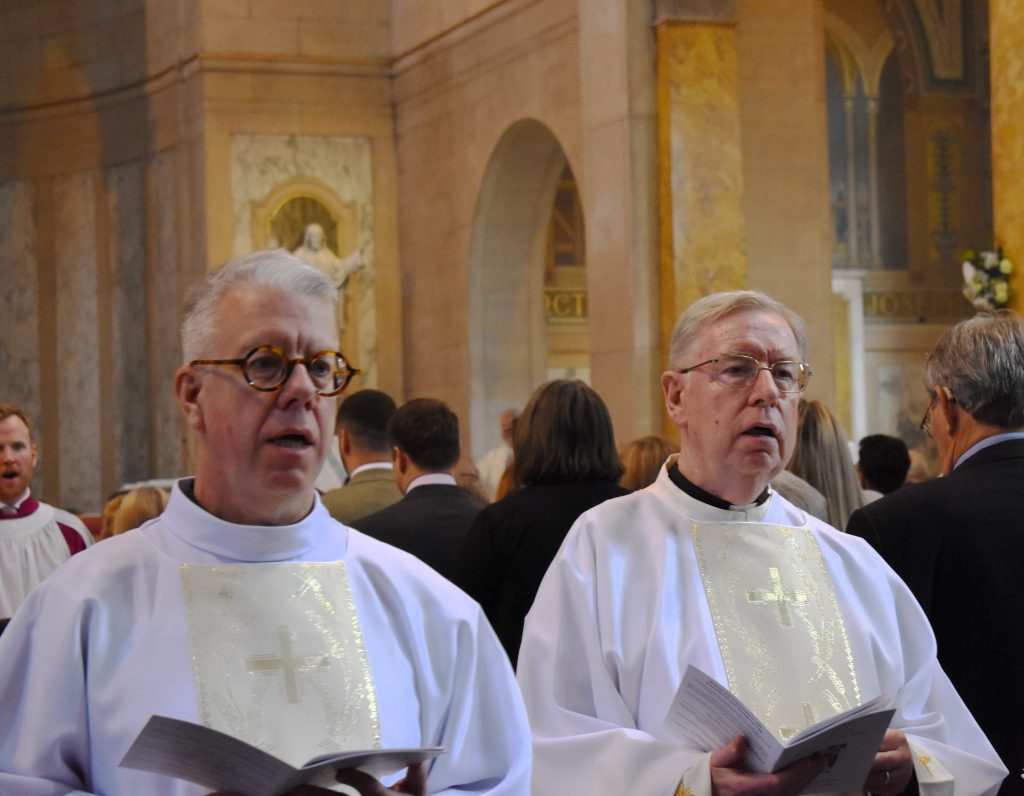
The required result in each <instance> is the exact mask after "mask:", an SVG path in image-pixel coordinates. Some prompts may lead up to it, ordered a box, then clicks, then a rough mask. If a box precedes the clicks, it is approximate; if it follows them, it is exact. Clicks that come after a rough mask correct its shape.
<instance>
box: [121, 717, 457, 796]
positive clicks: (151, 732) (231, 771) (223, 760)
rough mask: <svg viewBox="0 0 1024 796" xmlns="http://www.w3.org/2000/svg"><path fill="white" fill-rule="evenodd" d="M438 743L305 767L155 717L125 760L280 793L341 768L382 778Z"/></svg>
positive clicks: (194, 778)
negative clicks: (295, 766) (297, 767)
mask: <svg viewBox="0 0 1024 796" xmlns="http://www.w3.org/2000/svg"><path fill="white" fill-rule="evenodd" d="M442 751H443V750H442V749H441V748H440V747H427V748H422V749H367V750H359V751H353V752H341V753H338V754H334V755H320V756H318V757H316V758H314V759H313V760H311V761H310V762H309V763H307V764H306V765H305V766H303V767H302V768H301V769H295V768H292V767H291V766H290V765H288V764H287V763H285V762H284V761H283V760H279V759H278V758H276V757H274V756H273V755H269V754H267V753H266V752H264V751H262V750H260V749H257V748H256V747H254V746H251V745H249V744H247V743H245V742H244V741H240V740H238V739H237V738H233V737H232V736H230V735H227V734H225V733H222V732H218V731H217V730H212V729H210V728H209V727H204V726H202V725H201V724H193V723H192V722H189V721H182V720H180V719H172V718H168V717H166V716H153V717H151V718H150V720H149V721H148V722H147V723H146V726H145V727H143V729H142V732H140V733H139V735H138V737H137V738H136V739H135V741H134V743H132V746H131V748H130V749H129V750H128V752H127V754H125V756H124V759H123V760H121V763H120V765H121V766H122V767H123V768H134V769H138V770H140V771H150V772H153V773H156V774H165V775H167V776H169V777H175V778H177V779H184V780H188V781H189V782H195V783H196V784H198V785H203V786H204V787H207V788H210V789H211V790H232V791H240V792H242V793H248V794H252V796H276V794H279V793H281V792H283V791H286V790H288V789H290V788H293V787H295V786H296V785H301V784H304V783H316V784H323V783H329V782H333V781H334V773H335V772H337V771H340V770H341V769H343V768H359V769H361V770H363V771H366V772H367V773H369V774H370V775H371V776H374V777H376V778H378V779H379V778H380V777H382V776H385V775H386V774H391V773H394V772H396V771H400V770H401V769H403V768H405V767H406V766H408V765H410V764H411V763H417V762H421V761H424V760H429V759H431V758H433V757H436V756H437V755H438V754H440V753H441V752H442Z"/></svg>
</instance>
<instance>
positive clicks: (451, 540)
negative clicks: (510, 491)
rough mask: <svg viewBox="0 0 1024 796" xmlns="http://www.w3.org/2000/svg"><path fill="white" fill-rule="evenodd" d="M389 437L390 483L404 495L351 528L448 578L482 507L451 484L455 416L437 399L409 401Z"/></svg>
mask: <svg viewBox="0 0 1024 796" xmlns="http://www.w3.org/2000/svg"><path fill="white" fill-rule="evenodd" d="M390 435H391V443H392V446H393V448H392V456H393V459H394V465H395V471H394V474H395V483H397V484H398V487H399V489H401V490H402V492H404V493H405V497H403V498H402V499H401V500H400V501H398V502H397V503H395V504H394V505H391V506H388V507H387V508H385V509H381V510H380V511H378V512H375V513H374V514H370V515H369V516H366V517H363V518H362V519H360V520H357V521H356V522H355V523H354V525H355V527H356V528H358V529H359V530H360V531H362V532H363V533H365V534H368V535H369V536H373V537H375V538H377V539H380V540H381V541H382V542H387V543H388V544H391V545H394V546H395V547H400V548H402V549H403V550H406V551H408V552H410V553H412V554H413V555H414V556H416V557H418V558H419V559H420V560H422V561H424V562H425V563H427V564H429V565H430V566H431V567H433V568H434V569H435V570H437V571H438V572H440V573H441V574H442V575H444V576H445V577H446V578H448V579H449V580H451V578H452V575H453V574H454V570H455V564H456V560H457V558H458V554H459V549H460V548H461V547H462V542H463V540H464V539H465V538H466V534H468V533H469V528H470V526H471V525H472V524H473V520H474V519H476V515H477V514H478V513H479V512H480V509H482V508H483V504H482V503H480V502H479V501H477V500H476V499H475V498H473V497H470V495H469V493H468V492H466V491H465V490H464V489H462V487H460V486H458V485H457V484H456V483H455V477H454V475H453V471H454V470H455V466H456V465H457V464H458V462H459V455H460V448H459V418H458V417H457V416H456V415H455V413H454V412H453V411H452V410H451V409H449V408H448V407H447V406H446V405H445V404H444V403H443V402H441V401H437V400H434V399H432V398H415V399H413V400H411V401H409V402H408V403H406V404H404V405H403V406H401V407H400V408H399V409H398V411H397V412H395V414H394V416H393V417H392V418H391V424H390Z"/></svg>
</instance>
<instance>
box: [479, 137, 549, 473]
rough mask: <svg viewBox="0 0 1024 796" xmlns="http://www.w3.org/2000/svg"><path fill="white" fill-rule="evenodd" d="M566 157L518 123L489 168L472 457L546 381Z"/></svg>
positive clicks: (482, 220)
mask: <svg viewBox="0 0 1024 796" xmlns="http://www.w3.org/2000/svg"><path fill="white" fill-rule="evenodd" d="M565 165H566V156H565V152H564V151H563V149H562V146H561V145H560V144H559V143H558V140H557V139H556V138H555V135H554V133H552V132H551V130H550V129H549V128H548V127H546V126H545V125H544V124H542V123H541V122H539V121H536V120H534V119H524V120H521V121H518V122H516V123H515V124H513V125H512V126H511V127H509V128H508V130H506V131H505V133H504V134H503V135H502V137H501V139H500V140H499V141H498V144H497V145H496V146H495V148H494V152H493V153H492V154H491V159H490V161H489V163H488V164H487V170H486V172H485V174H484V179H483V183H482V186H481V189H480V195H479V197H478V199H477V206H476V213H475V215H474V220H473V231H472V236H471V242H470V256H469V274H470V276H469V280H470V281H469V291H470V293H469V295H470V310H469V325H470V328H469V337H468V339H469V355H470V376H471V387H470V429H471V434H472V443H473V456H474V458H479V456H481V455H482V454H483V453H484V452H485V451H487V450H488V449H489V448H490V447H492V446H494V445H495V444H497V442H498V437H499V424H498V420H499V416H500V414H501V411H502V410H503V409H505V408H506V407H509V406H519V407H522V405H523V404H524V403H525V402H526V399H527V398H528V397H529V394H530V392H531V391H532V390H533V388H534V387H536V386H537V385H538V384H540V383H542V382H543V381H544V380H545V376H546V361H545V360H546V333H545V318H544V255H545V247H546V245H547V236H548V227H549V223H550V220H551V208H552V202H553V200H554V196H555V189H556V187H557V185H558V179H559V175H560V174H561V173H562V171H563V169H564V168H565Z"/></svg>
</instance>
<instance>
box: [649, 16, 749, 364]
mask: <svg viewBox="0 0 1024 796" xmlns="http://www.w3.org/2000/svg"><path fill="white" fill-rule="evenodd" d="M735 21H736V20H735V11H734V8H733V3H731V2H721V3H713V4H709V3H702V2H672V3H668V2H666V3H660V4H659V6H658V18H657V22H656V24H657V60H658V72H657V82H658V187H659V198H660V214H661V244H660V250H661V251H660V261H661V280H662V281H661V284H662V299H661V314H662V331H663V335H664V341H665V342H664V344H665V346H666V350H667V340H668V336H669V335H670V334H671V330H672V325H673V323H674V321H675V318H676V317H677V316H678V315H679V313H680V312H681V311H682V310H683V309H685V308H686V307H687V306H689V305H690V304H691V303H693V301H695V300H696V299H698V298H700V297H701V296H705V295H707V294H709V293H711V292H713V291H716V290H732V289H737V288H744V287H746V286H747V255H746V239H745V232H744V216H743V207H742V199H743V161H742V155H741V142H740V101H739V77H738V73H737V46H736V29H735Z"/></svg>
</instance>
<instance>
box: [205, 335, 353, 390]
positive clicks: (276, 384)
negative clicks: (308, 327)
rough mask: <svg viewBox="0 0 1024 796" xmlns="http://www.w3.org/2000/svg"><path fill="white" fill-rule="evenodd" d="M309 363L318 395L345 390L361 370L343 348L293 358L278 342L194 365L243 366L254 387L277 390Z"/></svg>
mask: <svg viewBox="0 0 1024 796" xmlns="http://www.w3.org/2000/svg"><path fill="white" fill-rule="evenodd" d="M300 363H301V364H303V365H305V367H306V372H307V373H308V374H309V378H310V381H312V382H313V386H314V387H315V388H316V394H317V395H323V396H324V397H329V396H331V395H337V394H338V393H340V392H341V391H342V390H344V389H345V388H346V387H347V386H348V384H349V382H350V381H352V377H353V376H355V375H356V374H357V373H359V369H358V368H353V367H352V366H351V365H349V364H348V363H347V362H346V361H345V357H344V356H343V355H342V353H341V352H340V351H317V352H316V353H315V354H310V355H309V356H306V357H295V358H294V359H289V358H288V357H287V356H286V355H285V353H284V349H282V348H281V347H279V346H276V345H260V346H256V348H254V349H253V350H252V351H250V352H249V353H248V354H246V355H245V356H244V357H242V358H241V359H193V360H192V361H191V362H189V363H188V364H189V366H190V367H191V366H193V365H233V366H235V367H239V368H241V369H242V374H243V375H244V376H245V380H246V382H248V384H249V386H250V387H252V388H253V389H254V390H259V391H261V392H274V391H275V390H280V389H281V387H283V386H284V384H285V382H287V381H288V378H289V377H290V376H291V375H292V371H293V370H294V369H295V366H296V365H298V364H300Z"/></svg>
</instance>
